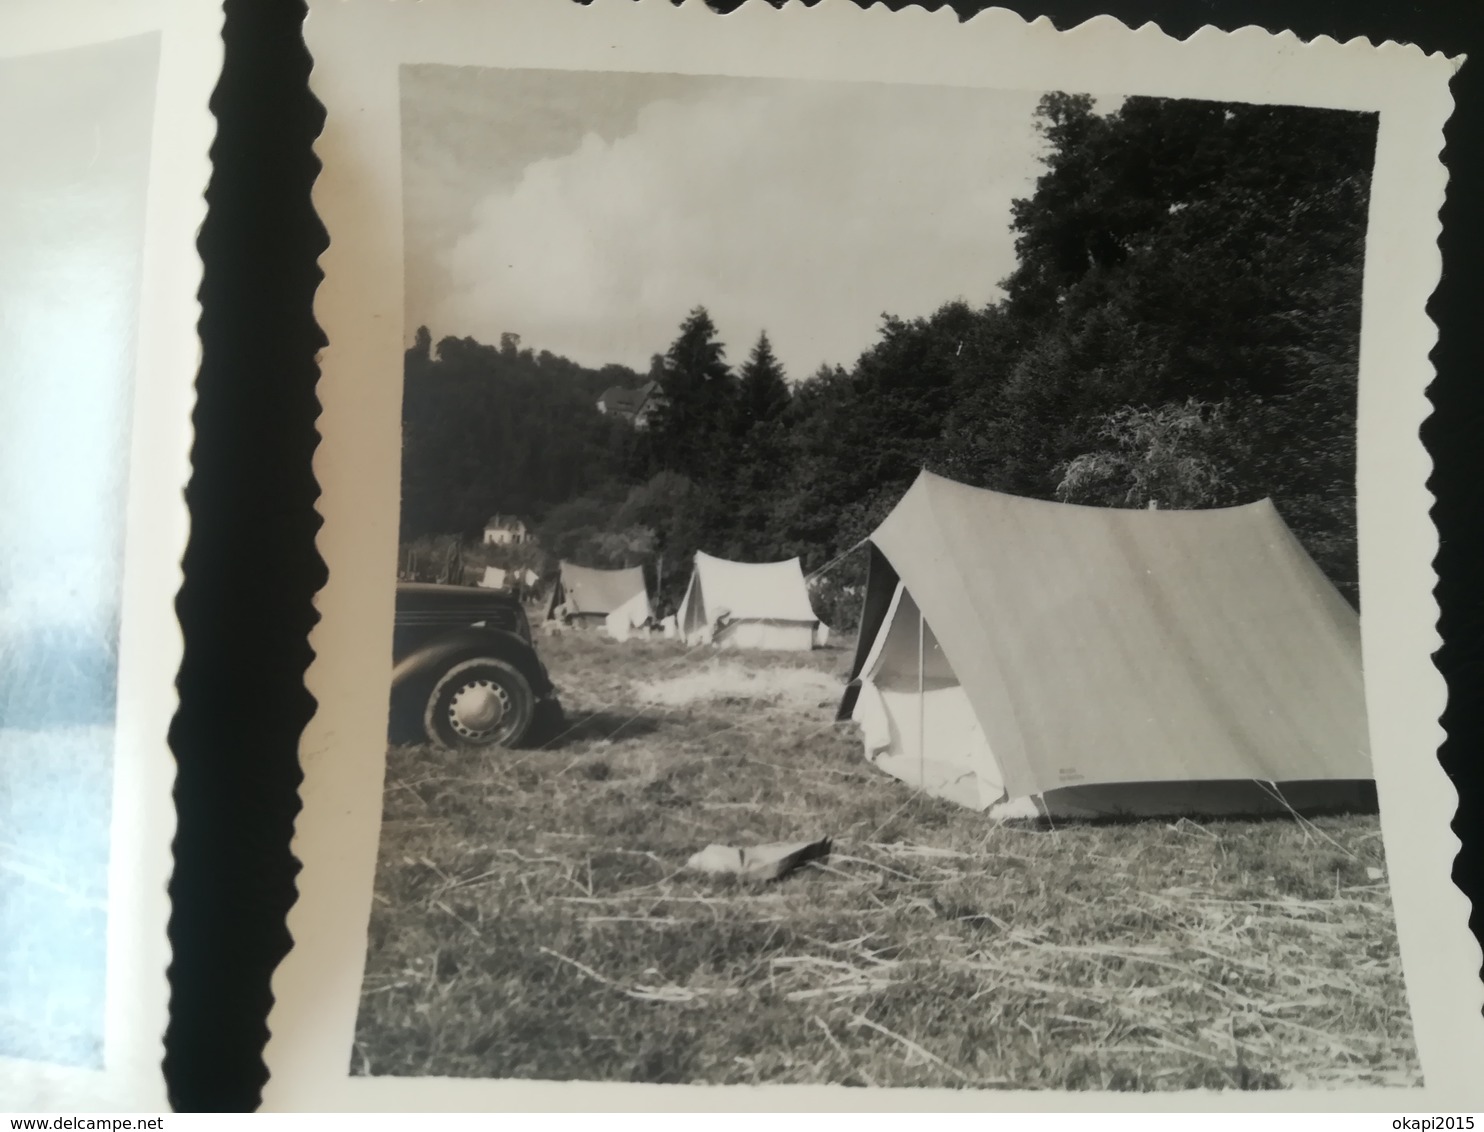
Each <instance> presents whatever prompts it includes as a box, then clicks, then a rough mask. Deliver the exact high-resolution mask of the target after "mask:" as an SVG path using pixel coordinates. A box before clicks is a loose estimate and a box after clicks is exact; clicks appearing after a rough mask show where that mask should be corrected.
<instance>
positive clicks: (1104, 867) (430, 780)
mask: <svg viewBox="0 0 1484 1132" xmlns="http://www.w3.org/2000/svg"><path fill="white" fill-rule="evenodd" d="M847 643H848V642H847ZM541 648H542V654H543V656H544V658H545V659H546V661H547V664H548V667H549V668H550V669H551V670H552V674H553V677H554V678H555V680H556V681H557V683H558V685H559V686H560V688H561V690H562V695H563V699H564V702H565V704H566V706H567V708H568V713H569V716H570V722H571V724H572V725H573V726H572V730H571V731H570V732H569V733H568V734H566V735H564V736H562V737H561V738H559V739H557V740H555V741H554V742H552V743H551V744H550V745H549V746H547V747H546V748H544V749H541V750H535V751H525V752H520V753H514V754H512V753H503V754H498V753H492V754H487V755H468V754H455V753H449V752H443V751H438V750H435V749H431V748H427V747H397V748H394V749H393V750H392V751H391V752H390V755H389V763H388V774H387V787H386V805H385V824H384V828H383V834H382V854H381V860H380V864H379V867H378V872H377V881H376V894H375V906H374V911H373V914H372V919H371V925H370V941H369V950H368V965H367V971H366V978H365V984H364V989H363V997H362V1001H361V1010H360V1017H359V1020H358V1025H357V1035H356V1043H355V1049H354V1053H353V1056H352V1071H353V1072H356V1073H360V1074H368V1073H369V1074H391V1075H403V1076H417V1075H430V1074H431V1075H446V1076H477V1077H523V1078H542V1079H583V1080H606V1081H649V1082H708V1083H718V1084H755V1083H775V1084H776V1083H824V1082H827V1083H836V1084H844V1085H882V1086H906V1085H913V1086H957V1087H984V1088H997V1087H998V1088H1029V1089H1046V1088H1054V1089H1119V1090H1169V1089H1189V1088H1216V1089H1272V1088H1286V1087H1296V1086H1304V1087H1331V1086H1334V1087H1338V1086H1346V1085H1355V1084H1393V1085H1396V1084H1402V1085H1412V1084H1418V1083H1420V1070H1419V1067H1418V1062H1417V1057H1416V1053H1415V1050H1414V1046H1413V1041H1412V1033H1411V1023H1410V1019H1409V1015H1408V1011H1407V1005H1406V995H1405V991H1404V988H1403V984H1402V976H1401V966H1400V960H1399V958H1398V954H1397V948H1396V937H1395V928H1394V924H1393V921H1392V914H1391V904H1390V897H1389V893H1388V890H1387V888H1386V885H1385V883H1384V880H1383V881H1376V880H1374V879H1372V874H1371V873H1370V872H1368V870H1370V869H1380V868H1383V867H1384V863H1383V861H1382V849H1381V841H1380V829H1379V825H1378V822H1377V819H1376V818H1374V817H1369V816H1367V817H1361V816H1357V817H1344V818H1327V819H1321V820H1318V821H1316V822H1312V823H1311V822H1301V821H1297V820H1294V819H1292V818H1289V819H1285V820H1270V821H1260V822H1235V821H1227V822H1205V823H1198V822H1192V821H1188V820H1182V821H1178V822H1143V823H1136V824H1122V825H1077V826H1067V827H1059V828H1057V829H1055V830H1052V829H1046V828H1036V827H1031V826H1027V825H1011V824H1003V825H996V824H993V823H990V822H989V821H987V820H986V819H985V818H984V817H983V816H982V815H979V814H974V813H971V812H969V811H966V810H962V809H960V808H957V807H954V806H951V805H949V804H948V803H944V802H940V801H937V800H934V799H931V798H926V797H924V796H921V795H916V794H914V793H913V792H912V791H911V790H910V789H908V788H907V787H906V786H904V785H903V784H901V783H899V782H897V781H896V780H895V779H892V778H890V777H888V776H886V775H884V774H882V773H880V772H879V771H876V770H875V769H873V768H872V767H870V766H869V765H867V764H865V763H864V762H863V760H862V759H861V757H860V747H859V744H858V742H857V740H856V739H855V737H854V735H853V734H852V733H851V732H850V730H849V729H848V727H837V726H836V725H834V724H833V723H832V722H831V721H832V719H833V716H834V706H835V705H834V703H833V700H831V701H829V702H824V701H821V702H820V703H819V704H817V705H807V704H806V703H804V702H802V701H801V700H800V697H797V696H794V697H787V696H775V697H774V698H773V699H772V700H771V701H768V700H749V699H743V698H737V697H724V698H719V699H718V698H712V699H707V700H703V701H697V702H694V703H691V704H689V705H685V706H681V707H668V708H659V707H653V706H648V707H647V706H645V705H644V704H642V703H640V702H638V700H637V697H636V694H635V689H636V687H641V686H644V685H646V684H648V685H652V684H653V683H654V682H656V681H658V680H664V679H666V678H672V677H676V676H682V675H684V674H685V673H686V672H688V671H693V670H694V669H695V668H696V666H698V665H707V664H710V663H713V660H712V657H711V654H709V653H708V652H705V651H695V652H691V653H687V652H686V650H685V649H683V648H682V647H681V646H679V645H677V644H673V643H669V642H630V643H628V644H625V645H619V644H615V643H613V642H610V641H608V640H606V639H604V638H602V637H600V636H596V635H593V636H589V635H570V636H564V637H558V638H554V639H551V640H543V641H542V642H541ZM849 655H850V654H849V652H848V651H846V650H845V649H843V648H836V649H829V650H821V651H818V652H815V653H813V654H809V655H797V654H795V655H782V654H780V655H764V654H752V655H750V656H739V654H735V653H733V654H728V656H727V658H726V659H727V662H728V663H735V662H737V661H738V660H741V661H742V662H744V663H746V664H749V665H752V666H755V667H758V668H767V667H774V666H794V667H813V668H821V667H822V668H824V669H826V670H828V671H832V672H838V671H841V670H843V668H844V667H845V665H846V663H847V662H848V657H849ZM824 834H829V835H832V836H833V837H834V838H835V851H834V854H833V855H832V856H831V858H830V859H829V860H828V861H827V862H824V863H823V865H822V866H817V867H816V866H810V867H808V868H806V869H804V870H803V871H801V872H799V873H798V874H795V875H794V876H792V877H790V878H788V879H786V880H784V881H782V882H780V883H777V884H774V885H770V886H764V887H750V886H742V885H740V884H738V883H736V882H731V881H724V880H716V879H708V878H704V877H696V876H692V875H690V874H687V873H686V872H684V871H683V869H682V866H683V864H684V862H685V860H686V858H687V857H688V856H689V855H690V854H691V853H692V852H694V851H695V850H697V849H699V848H701V847H703V846H704V845H706V844H707V843H709V842H713V841H717V842H722V843H724V844H732V845H745V844H749V843H755V842H761V841H769V840H784V839H787V840H793V839H801V838H812V837H816V836H820V835H824Z"/></svg>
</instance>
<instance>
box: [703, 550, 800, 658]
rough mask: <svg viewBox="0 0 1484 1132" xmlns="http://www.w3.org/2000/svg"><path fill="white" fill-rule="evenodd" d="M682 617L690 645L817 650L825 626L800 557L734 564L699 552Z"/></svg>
mask: <svg viewBox="0 0 1484 1132" xmlns="http://www.w3.org/2000/svg"><path fill="white" fill-rule="evenodd" d="M676 617H677V620H678V622H679V630H680V635H681V636H682V637H683V638H684V640H685V641H686V643H687V644H701V643H710V644H715V645H723V646H730V647H733V648H747V649H796V650H807V649H811V648H813V647H814V640H815V631H816V629H817V627H818V625H819V618H818V617H816V616H815V615H814V607H813V606H811V605H810V604H809V591H808V589H807V588H806V587H805V585H804V571H803V570H802V569H801V568H800V566H799V560H798V559H797V558H790V559H788V560H787V561H786V562H729V561H727V560H726V559H725V558H713V557H712V556H711V555H709V554H703V553H699V552H698V553H697V554H696V562H695V569H694V570H693V571H692V573H691V576H690V584H689V585H688V586H687V587H686V590H685V597H684V598H683V599H682V600H681V602H680V611H679V613H678V614H677V615H676Z"/></svg>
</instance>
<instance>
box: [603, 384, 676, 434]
mask: <svg viewBox="0 0 1484 1132" xmlns="http://www.w3.org/2000/svg"><path fill="white" fill-rule="evenodd" d="M663 398H664V395H663V394H662V393H661V392H660V385H659V382H657V381H646V382H645V383H644V384H643V385H641V386H639V388H638V389H625V388H624V387H623V386H621V385H615V386H613V387H611V388H609V389H606V390H604V392H603V395H602V396H601V397H599V398H598V412H600V413H602V414H603V415H604V416H605V417H617V418H618V419H619V420H623V421H627V422H628V423H629V424H631V425H633V426H634V427H635V428H645V427H647V426H648V424H649V418H650V417H651V416H653V415H654V411H655V410H656V409H657V408H659V406H660V403H661V402H662V401H663Z"/></svg>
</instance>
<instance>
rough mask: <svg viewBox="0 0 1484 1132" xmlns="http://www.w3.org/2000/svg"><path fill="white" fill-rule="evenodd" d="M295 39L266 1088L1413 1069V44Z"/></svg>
mask: <svg viewBox="0 0 1484 1132" xmlns="http://www.w3.org/2000/svg"><path fill="white" fill-rule="evenodd" d="M305 34H306V42H307V43H308V46H309V49H310V52H311V54H312V56H313V59H314V69H313V72H312V74H311V76H310V83H311V89H312V91H313V93H314V96H315V98H316V99H317V100H318V101H319V103H320V104H321V105H322V106H323V107H324V108H325V115H326V117H325V127H324V130H323V132H322V133H321V135H320V136H319V138H318V140H317V141H316V143H315V151H316V156H317V158H318V159H319V162H320V167H319V172H318V175H317V180H316V182H315V187H314V205H315V209H316V213H317V215H318V216H319V218H320V219H321V221H322V222H323V224H324V227H325V233H326V238H327V243H326V246H325V250H324V253H323V255H322V256H321V258H320V260H319V267H320V269H321V271H322V272H323V282H322V283H321V284H320V286H319V289H318V292H317V295H316V300H315V318H316V321H317V323H318V325H319V326H320V328H321V329H322V331H323V333H324V335H325V341H326V343H327V345H326V347H325V349H324V350H323V352H322V353H321V355H320V357H319V359H318V364H319V368H320V375H321V376H320V381H319V384H318V386H317V389H316V393H317V397H318V400H319V404H320V406H321V407H322V413H321V415H320V417H319V418H318V421H317V431H318V434H319V444H318V447H317V449H316V452H315V457H314V460H315V474H316V478H317V481H318V483H319V486H320V489H321V495H320V497H319V499H318V501H317V504H316V507H317V510H318V513H319V515H320V516H321V518H322V520H323V525H322V527H321V528H320V530H319V533H318V535H317V538H316V546H317V548H318V550H319V553H320V555H321V558H322V560H323V562H324V565H325V569H326V577H327V580H326V582H325V585H324V587H323V589H322V590H321V591H320V593H319V595H318V597H317V598H316V614H317V617H318V621H317V623H316V625H315V627H314V629H313V630H312V632H311V634H310V638H309V646H310V649H311V650H312V654H313V661H312V663H311V664H310V665H309V667H308V670H307V673H306V677H305V687H306V690H307V692H308V694H309V695H310V696H311V697H312V699H313V701H314V714H313V717H312V718H311V719H310V721H309V723H308V725H307V727H306V729H305V732H304V736H303V740H302V742H301V746H300V752H301V765H302V768H303V774H304V778H303V785H302V787H301V788H300V798H301V800H302V803H303V809H302V811H301V812H300V813H299V815H298V817H297V820H296V829H295V838H294V842H293V853H294V857H295V859H296V861H297V862H298V864H299V866H300V869H299V872H298V873H297V874H296V880H295V888H296V893H297V902H296V903H295V905H294V907H293V909H292V910H291V911H290V913H289V916H288V920H287V927H288V932H289V935H290V936H291V937H292V940H293V947H292V949H291V950H290V951H289V952H288V954H287V956H286V957H285V959H284V961H283V963H282V964H281V965H280V966H279V968H278V969H277V971H276V973H275V976H274V983H273V994H274V1007H273V1011H272V1013H271V1015H270V1017H269V1020H268V1030H269V1034H270V1037H269V1041H268V1044H267V1047H266V1050H265V1054H264V1061H265V1064H266V1066H267V1069H268V1074H269V1079H268V1083H267V1085H266V1087H265V1092H264V1107H265V1109H267V1110H270V1111H304V1110H306V1109H316V1110H326V1111H340V1112H344V1111H363V1110H364V1111H389V1110H396V1111H425V1112H434V1111H436V1112H472V1111H491V1110H496V1111H517V1110H518V1111H550V1110H553V1109H559V1110H573V1111H576V1110H582V1111H616V1110H625V1111H627V1110H636V1111H637V1110H643V1111H653V1110H654V1109H655V1108H656V1106H657V1107H658V1108H664V1109H669V1108H675V1107H677V1106H684V1108H685V1111H703V1110H704V1111H709V1110H715V1111H735V1110H737V1109H738V1108H744V1109H749V1110H752V1109H756V1110H758V1111H763V1110H772V1109H774V1108H779V1109H786V1110H788V1111H803V1110H806V1109H807V1110H808V1111H840V1110H842V1108H843V1109H859V1110H862V1111H885V1110H887V1109H891V1108H893V1107H897V1106H901V1105H904V1104H905V1105H913V1106H915V1105H918V1104H921V1105H923V1106H925V1107H927V1108H932V1109H934V1110H938V1109H942V1110H944V1111H947V1110H949V1109H960V1108H963V1109H996V1110H1003V1111H1012V1110H1015V1111H1020V1110H1025V1111H1031V1110H1035V1111H1052V1110H1056V1111H1062V1110H1066V1109H1068V1108H1070V1109H1076V1110H1087V1111H1106V1110H1108V1109H1109V1108H1111V1109H1115V1110H1119V1111H1125V1110H1127V1111H1145V1110H1148V1109H1150V1108H1152V1107H1165V1106H1170V1105H1177V1106H1190V1110H1194V1109H1200V1110H1202V1111H1208V1110H1209V1111H1253V1112H1255V1111H1260V1110H1276V1109H1282V1110H1283V1111H1335V1110H1336V1109H1341V1110H1346V1111H1349V1110H1352V1109H1354V1110H1360V1109H1364V1108H1368V1107H1369V1108H1374V1107H1376V1106H1380V1107H1381V1108H1386V1109H1394V1110H1397V1111H1400V1110H1402V1109H1406V1108H1408V1107H1409V1106H1415V1105H1418V1104H1421V1103H1422V1102H1423V1101H1424V1100H1426V1101H1427V1102H1428V1103H1429V1104H1432V1105H1434V1107H1437V1108H1438V1111H1444V1110H1445V1109H1448V1110H1450V1111H1451V1110H1453V1109H1457V1110H1458V1111H1463V1110H1465V1109H1466V1108H1468V1107H1469V1105H1468V1104H1464V1103H1463V1102H1464V1101H1465V1100H1466V1099H1467V1098H1470V1097H1473V1096H1474V1094H1475V1092H1476V1086H1475V1081H1476V1077H1477V1074H1476V1072H1475V1067H1476V1066H1477V1064H1478V1059H1479V1056H1484V1027H1481V1026H1480V1024H1479V1023H1480V1021H1481V1020H1480V1019H1479V1018H1478V1017H1477V1016H1476V1015H1477V1010H1476V1009H1475V1007H1474V1006H1470V1005H1468V1004H1469V1003H1470V1002H1473V1003H1475V1004H1476V1003H1477V996H1474V997H1472V998H1470V997H1469V995H1467V994H1464V995H1461V994H1460V987H1461V986H1464V985H1466V984H1467V985H1471V984H1469V983H1468V981H1469V980H1474V981H1477V980H1476V970H1475V969H1476V968H1477V964H1478V956H1477V944H1476V943H1475V941H1474V940H1473V937H1472V936H1471V935H1470V934H1469V932H1468V929H1467V922H1468V904H1467V900H1466V899H1465V898H1464V897H1463V896H1462V895H1461V894H1460V893H1459V891H1458V889H1457V888H1455V887H1453V886H1452V885H1451V883H1450V881H1449V878H1448V870H1449V865H1450V862H1451V861H1452V859H1453V856H1454V855H1455V854H1456V852H1457V847H1456V846H1457V843H1456V840H1454V839H1453V838H1452V835H1451V833H1450V832H1449V831H1448V828H1447V825H1448V821H1449V818H1450V815H1451V813H1452V812H1453V810H1452V808H1451V807H1454V806H1456V801H1457V799H1456V795H1451V794H1450V790H1451V787H1450V786H1449V783H1448V780H1447V777H1446V775H1445V774H1444V773H1443V770H1442V768H1441V767H1440V765H1439V763H1438V759H1437V757H1436V751H1437V745H1438V741H1439V734H1438V729H1437V713H1438V711H1439V710H1440V707H1441V705H1442V703H1443V702H1444V693H1443V686H1442V683H1441V681H1440V680H1439V678H1438V674H1437V670H1436V668H1434V667H1433V666H1432V664H1431V662H1430V659H1429V656H1430V653H1431V651H1432V650H1433V649H1435V648H1436V636H1435V634H1434V633H1433V631H1432V625H1433V624H1434V622H1435V619H1436V616H1437V614H1436V606H1435V604H1433V602H1432V597H1431V586H1432V585H1433V574H1432V571H1431V567H1430V565H1429V561H1430V558H1431V556H1432V555H1433V554H1434V553H1435V552H1436V546H1437V543H1436V531H1435V529H1434V528H1433V527H1432V525H1431V522H1430V520H1429V518H1428V512H1427V509H1428V506H1429V500H1430V496H1429V495H1428V492H1427V488H1426V481H1427V477H1428V475H1429V472H1430V464H1429V459H1428V456H1427V452H1426V450H1425V449H1424V448H1423V447H1422V445H1421V443H1420V442H1419V440H1418V428H1419V425H1420V424H1421V423H1422V421H1423V420H1424V419H1425V417H1426V415H1427V413H1428V412H1429V411H1430V410H1429V407H1428V403H1427V399H1426V395H1425V389H1426V385H1427V382H1428V381H1429V380H1431V375H1432V372H1433V371H1432V369H1431V367H1430V364H1429V361H1428V351H1429V350H1430V349H1431V348H1432V346H1433V344H1434V342H1435V340H1436V338H1435V328H1434V327H1433V326H1432V324H1431V323H1430V322H1429V320H1428V317H1427V313H1426V307H1425V304H1426V301H1427V296H1428V294H1429V293H1430V292H1431V290H1432V288H1433V287H1434V286H1435V285H1436V282H1437V277H1438V276H1437V272H1438V256H1437V249H1436V246H1435V241H1436V231H1437V213H1438V206H1439V202H1440V201H1441V200H1442V197H1443V192H1444V186H1445V184H1446V176H1445V171H1444V169H1443V166H1442V165H1441V164H1440V162H1439V160H1438V154H1439V152H1440V150H1441V147H1442V126H1443V123H1444V121H1446V119H1447V116H1448V110H1449V100H1448V95H1447V81H1448V76H1449V75H1450V74H1451V73H1452V68H1453V67H1454V66H1455V65H1456V63H1455V61H1453V60H1449V59H1447V58H1445V57H1444V56H1442V55H1428V54H1426V53H1424V52H1423V51H1422V50H1421V49H1419V48H1415V47H1410V46H1401V45H1397V44H1382V45H1373V44H1370V43H1366V42H1363V41H1360V40H1356V41H1353V42H1346V43H1338V42H1335V41H1314V42H1310V43H1304V42H1301V41H1299V40H1297V39H1295V38H1294V37H1292V36H1291V35H1286V34H1270V33H1268V32H1264V31H1261V30H1259V29H1247V30H1246V31H1244V32H1242V33H1240V34H1226V33H1221V32H1217V31H1215V30H1214V29H1211V28H1207V29H1205V30H1204V31H1202V32H1201V33H1200V34H1198V35H1195V36H1193V37H1191V38H1189V39H1184V40H1176V39H1173V38H1171V37H1169V36H1167V35H1165V34H1164V33H1163V32H1161V31H1160V30H1159V29H1158V28H1155V27H1153V26H1148V27H1144V28H1140V29H1137V30H1131V29H1129V28H1127V27H1124V26H1123V25H1121V24H1118V23H1117V21H1114V20H1108V19H1101V20H1095V21H1092V22H1090V23H1088V24H1086V25H1081V26H1078V27H1076V28H1074V29H1071V30H1069V31H1058V30H1056V29H1055V28H1054V27H1052V26H1051V25H1050V24H1048V23H1046V22H1045V21H1037V22H1030V23H1028V22H1026V21H1024V20H1022V19H1021V18H1020V17H1019V16H1016V15H1014V14H1013V13H1009V12H1005V11H999V10H996V11H986V12H983V13H981V14H979V15H977V16H975V17H973V18H972V19H969V20H965V21H958V20H956V19H955V18H954V17H953V15H952V13H951V12H947V11H943V12H938V13H925V12H921V11H903V12H900V13H896V12H889V11H887V10H886V9H884V8H880V7H879V6H878V7H876V8H873V9H871V10H870V11H862V10H860V9H859V8H857V7H855V6H854V5H851V4H843V3H831V2H830V0H825V3H823V4H821V5H818V6H816V7H811V8H804V7H802V6H797V5H794V6H790V7H789V8H788V9H786V10H774V9H772V8H770V7H768V6H766V5H762V6H759V5H751V6H745V7H744V8H743V9H739V11H738V12H736V13H733V14H732V15H729V16H727V17H725V18H724V19H723V18H720V17H717V16H716V15H715V14H714V13H711V12H709V11H708V10H706V9H705V8H703V7H701V6H699V5H685V6H682V7H679V8H676V7H673V6H671V5H668V4H645V3H640V4H627V3H613V4H605V3H602V2H601V0H600V2H599V3H596V4H594V5H591V6H587V7H579V6H574V5H551V4H545V3H541V2H540V0H509V3H508V4H502V5H501V6H499V7H498V8H492V7H488V6H484V5H481V4H477V3H472V2H466V0H442V2H440V3H438V4H423V5H402V4H392V3H382V2H377V0H369V2H361V0H356V2H354V3H349V4H345V3H339V2H336V3H328V2H326V3H318V2H316V3H315V4H314V5H313V6H312V11H311V18H310V19H309V21H308V22H307V23H306V25H305ZM904 1090H905V1091H904ZM799 1106H802V1108H800V1107H799ZM1460 1106H1461V1107H1460Z"/></svg>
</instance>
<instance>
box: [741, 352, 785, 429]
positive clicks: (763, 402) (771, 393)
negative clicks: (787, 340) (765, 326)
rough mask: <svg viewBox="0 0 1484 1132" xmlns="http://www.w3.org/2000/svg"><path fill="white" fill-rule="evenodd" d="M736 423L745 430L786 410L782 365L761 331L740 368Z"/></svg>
mask: <svg viewBox="0 0 1484 1132" xmlns="http://www.w3.org/2000/svg"><path fill="white" fill-rule="evenodd" d="M738 394H739V396H738V403H739V408H740V414H739V418H740V424H741V426H742V427H743V428H744V429H746V428H751V427H753V426H754V425H757V424H761V423H762V422H764V421H770V420H772V419H773V418H775V417H777V416H778V415H779V414H780V413H782V412H783V410H784V409H786V408H788V402H789V396H790V394H789V388H788V381H787V379H786V378H785V377H784V376H783V366H782V365H780V364H779V362H778V359H777V357H775V356H774V354H773V343H771V342H770V341H768V332H767V331H766V330H764V331H763V332H762V333H761V334H759V335H758V337H757V344H756V345H754V346H753V347H752V353H751V354H750V355H748V358H747V362H746V363H745V364H744V365H743V366H742V376H741V382H740V388H739V390H738Z"/></svg>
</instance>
